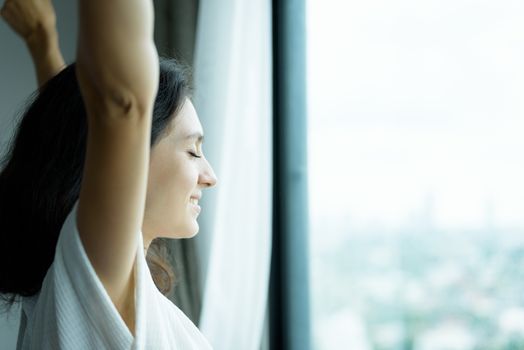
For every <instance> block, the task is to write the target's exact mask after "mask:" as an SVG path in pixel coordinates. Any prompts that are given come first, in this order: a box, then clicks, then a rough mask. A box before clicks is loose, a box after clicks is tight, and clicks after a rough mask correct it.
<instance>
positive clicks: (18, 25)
mask: <svg viewBox="0 0 524 350" xmlns="http://www.w3.org/2000/svg"><path fill="white" fill-rule="evenodd" d="M0 15H1V16H2V17H3V18H4V20H5V21H6V22H7V23H8V24H9V26H10V27H11V28H12V29H13V30H14V31H15V32H16V33H18V35H20V36H21V37H22V38H23V39H24V40H25V41H26V42H28V41H31V40H32V39H33V38H34V37H35V36H41V35H47V34H48V33H53V32H55V31H56V14H55V10H54V8H53V4H52V2H51V0H6V1H5V3H4V6H3V7H2V9H0Z"/></svg>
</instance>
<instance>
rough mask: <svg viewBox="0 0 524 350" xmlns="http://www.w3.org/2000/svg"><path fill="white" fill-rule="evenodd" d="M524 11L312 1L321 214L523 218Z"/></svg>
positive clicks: (312, 144)
mask: <svg viewBox="0 0 524 350" xmlns="http://www.w3.org/2000/svg"><path fill="white" fill-rule="evenodd" d="M523 17H524V2H522V1H509V0H499V1H470V0H439V1H434V0H424V1H420V0H418V1H415V0H397V1H391V0H389V1H387V0H366V1H342V0H339V1H335V0H322V1H320V0H308V2H307V37H308V39H307V55H308V56H307V57H308V71H307V75H308V113H309V114H308V125H309V134H308V152H309V158H308V163H309V174H310V177H309V189H310V192H309V195H310V212H311V218H312V220H313V221H314V223H313V224H314V225H315V224H318V223H319V222H324V221H326V220H328V221H336V222H339V221H348V222H349V223H350V224H351V225H352V227H361V228H366V227H369V226H376V225H379V226H384V227H388V228H392V229H395V228H402V227H405V226H406V225H409V224H410V223H413V222H419V221H420V220H425V219H428V220H431V221H432V224H433V225H435V226H436V227H438V228H442V229H445V230H455V229H466V230H467V229H482V228H484V227H487V226H489V227H493V226H494V227H496V228H518V229H524V155H523V154H524V153H523V150H524V64H522V62H524V22H522V20H521V19H522V18H523ZM417 220H418V221H417Z"/></svg>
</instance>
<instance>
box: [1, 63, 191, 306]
mask: <svg viewBox="0 0 524 350" xmlns="http://www.w3.org/2000/svg"><path fill="white" fill-rule="evenodd" d="M159 64H160V79H159V87H158V93H157V96H156V99H155V103H154V108H153V118H152V128H151V149H152V148H153V147H154V146H155V145H156V144H157V143H158V142H159V141H160V140H161V139H162V137H164V136H165V135H166V134H167V132H168V130H169V125H170V123H171V121H172V119H173V118H175V117H176V114H177V113H178V111H179V109H180V108H181V106H182V104H183V102H184V100H185V98H186V97H189V96H190V93H191V88H190V83H189V81H190V80H189V74H190V70H189V68H188V66H187V65H183V64H181V63H180V62H178V61H176V60H175V59H173V58H163V57H161V58H160V62H159ZM26 106H27V107H26V108H25V111H24V112H23V114H22V117H21V118H20V120H19V123H18V125H17V128H16V129H15V133H14V135H13V138H12V140H11V142H10V144H9V146H8V148H7V152H6V154H5V155H3V156H2V158H1V159H0V169H1V170H0V171H1V172H0V299H1V301H2V302H3V304H4V305H3V307H5V310H3V311H6V310H7V311H9V310H10V308H11V307H12V306H13V304H14V303H16V302H19V301H20V299H21V298H20V297H21V296H24V297H27V296H32V295H35V294H36V293H38V292H39V291H40V289H41V287H42V282H43V280H44V277H45V275H46V273H47V270H48V269H49V267H50V266H51V264H52V262H53V259H54V255H55V250H56V244H57V242H58V236H59V234H60V230H61V228H62V225H63V223H64V222H65V219H66V217H67V215H68V214H69V213H70V211H71V209H72V207H73V205H74V203H75V202H76V200H77V199H78V198H79V194H80V185H81V183H82V174H83V168H84V160H85V152H86V136H87V116H86V110H85V105H84V102H83V99H82V95H81V93H80V89H79V86H78V82H77V78H76V75H75V63H72V64H70V65H68V66H67V67H66V68H64V69H63V70H62V71H61V72H60V73H58V74H57V75H56V76H55V77H53V78H51V79H50V80H49V81H48V82H47V83H46V84H45V85H44V86H42V88H41V89H40V91H37V92H35V93H33V94H32V95H31V96H30V97H29V99H28V101H27V104H26ZM166 243H167V241H166V240H165V239H163V238H157V239H155V240H153V242H152V243H151V245H150V247H149V249H148V254H147V258H146V260H147V263H148V266H149V268H150V270H151V275H152V277H153V280H154V282H155V284H156V286H157V288H158V289H159V290H160V292H162V293H163V294H164V295H166V296H167V295H168V294H170V293H171V292H172V290H173V286H174V283H175V275H174V271H173V267H172V265H171V263H170V262H169V256H168V255H169V249H168V248H167V246H166Z"/></svg>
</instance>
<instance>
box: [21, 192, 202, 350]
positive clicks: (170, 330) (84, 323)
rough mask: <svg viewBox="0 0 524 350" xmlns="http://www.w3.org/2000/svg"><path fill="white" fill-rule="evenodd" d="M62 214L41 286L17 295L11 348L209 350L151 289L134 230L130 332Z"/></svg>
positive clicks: (73, 216) (139, 237)
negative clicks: (17, 320)
mask: <svg viewBox="0 0 524 350" xmlns="http://www.w3.org/2000/svg"><path fill="white" fill-rule="evenodd" d="M77 207H78V201H77V202H76V203H75V205H74V207H73V209H72V210H71V212H70V213H69V215H68V217H67V218H66V220H65V222H64V225H63V227H62V230H61V232H60V236H59V239H58V243H57V247H56V252H55V258H54V261H53V263H52V264H51V266H50V268H49V270H48V271H47V274H46V276H45V278H44V281H43V284H42V289H41V290H40V292H39V293H38V294H36V295H34V296H32V297H26V298H23V302H22V316H21V323H20V331H19V335H18V344H17V350H29V349H31V350H32V349H38V350H48V349H49V350H51V349H53V350H57V349H71V350H83V349H97V350H102V349H111V350H120V349H122V350H124V349H126V350H130V349H151V350H163V349H178V350H190V349H211V345H210V344H209V342H208V341H207V340H206V339H205V337H204V336H203V335H202V333H200V331H199V330H198V328H197V327H196V326H195V325H194V324H193V323H192V322H191V320H190V319H189V318H188V317H187V316H186V315H185V314H184V313H183V312H182V311H181V310H180V309H179V308H178V307H177V306H176V305H174V304H173V303H172V302H171V301H170V300H169V299H167V298H166V297H165V296H164V295H163V294H162V293H160V291H159V290H158V289H157V288H156V286H155V284H154V282H153V279H152V277H151V273H150V271H149V268H148V266H147V262H146V259H145V256H144V248H143V241H142V233H141V232H138V233H137V237H136V239H137V240H138V242H139V243H138V249H137V254H138V258H137V259H136V262H135V263H136V264H137V265H136V266H135V267H136V269H135V273H136V274H135V281H136V282H137V283H136V290H135V293H136V294H135V309H136V322H135V337H133V335H132V333H131V332H130V331H129V328H128V327H127V325H126V324H125V323H124V320H123V319H122V317H121V316H120V314H119V312H118V311H117V309H116V307H115V306H114V304H113V302H112V301H111V298H110V297H109V294H107V291H106V290H105V288H104V286H103V284H102V282H101V281H100V279H99V278H98V276H97V274H96V273H95V270H94V268H93V266H92V265H91V263H90V261H89V259H88V257H87V255H86V252H85V250H84V247H83V245H82V242H81V240H80V236H79V234H78V230H77V226H76V211H77Z"/></svg>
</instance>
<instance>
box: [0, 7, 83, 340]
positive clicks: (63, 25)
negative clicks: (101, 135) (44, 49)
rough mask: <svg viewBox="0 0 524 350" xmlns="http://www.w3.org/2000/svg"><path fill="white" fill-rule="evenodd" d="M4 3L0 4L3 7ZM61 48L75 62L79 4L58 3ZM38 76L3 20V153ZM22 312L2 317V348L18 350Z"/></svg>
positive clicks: (0, 93)
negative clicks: (17, 340)
mask: <svg viewBox="0 0 524 350" xmlns="http://www.w3.org/2000/svg"><path fill="white" fill-rule="evenodd" d="M2 5H3V1H0V6H2ZM54 5H55V9H56V13H57V22H58V23H57V26H58V32H59V36H60V48H61V49H62V53H63V55H64V59H65V61H66V63H68V64H69V63H71V62H73V61H74V57H75V49H76V46H75V45H76V33H77V30H76V22H77V21H76V19H77V9H76V1H67V0H55V1H54ZM36 84H37V83H36V75H35V71H34V68H33V64H32V61H31V57H30V56H29V53H28V51H27V49H26V47H25V44H24V43H23V42H22V41H21V40H20V39H19V38H18V37H17V36H16V35H15V34H14V32H13V31H11V29H10V28H9V27H8V26H7V24H6V23H5V22H4V21H3V20H0V151H1V153H2V154H3V153H4V152H5V149H6V145H7V142H8V141H9V139H10V137H11V135H12V133H13V126H14V122H15V118H16V117H17V113H18V112H19V111H20V107H21V106H22V105H23V102H24V100H25V98H27V96H29V94H30V93H31V92H33V91H34V90H35V89H36V88H37V85H36ZM19 319H20V309H19V308H18V307H17V308H13V311H12V312H11V314H9V315H0V348H2V349H3V350H10V349H15V348H16V339H17V335H18V325H19Z"/></svg>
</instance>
